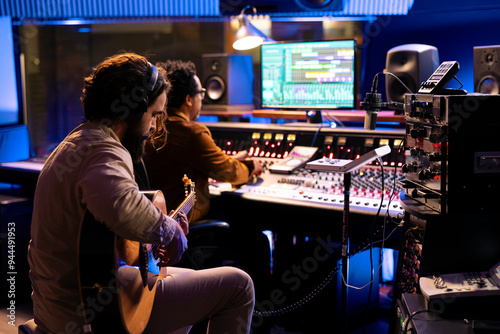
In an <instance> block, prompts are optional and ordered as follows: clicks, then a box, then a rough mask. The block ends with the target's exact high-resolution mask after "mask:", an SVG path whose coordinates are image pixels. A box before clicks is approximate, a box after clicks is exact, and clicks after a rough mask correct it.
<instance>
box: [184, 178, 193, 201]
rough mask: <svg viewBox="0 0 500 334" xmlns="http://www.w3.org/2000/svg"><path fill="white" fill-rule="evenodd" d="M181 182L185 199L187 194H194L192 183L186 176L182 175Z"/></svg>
mask: <svg viewBox="0 0 500 334" xmlns="http://www.w3.org/2000/svg"><path fill="white" fill-rule="evenodd" d="M182 182H184V194H185V195H186V197H187V196H188V195H189V194H191V193H194V182H193V181H192V180H191V179H190V178H189V177H188V176H187V175H186V174H184V177H183V178H182Z"/></svg>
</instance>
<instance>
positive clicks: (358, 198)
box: [211, 161, 404, 215]
mask: <svg viewBox="0 0 500 334" xmlns="http://www.w3.org/2000/svg"><path fill="white" fill-rule="evenodd" d="M271 163H272V162H271ZM269 164H270V163H269V161H267V162H265V163H264V165H265V166H269ZM351 175H352V185H351V194H350V203H349V208H350V211H352V212H357V213H362V214H376V213H377V211H378V209H379V207H380V205H382V206H381V208H380V214H381V215H383V214H385V213H386V212H387V211H388V212H389V214H391V215H402V214H403V208H402V207H401V205H400V203H399V193H400V192H401V191H402V188H401V187H400V186H399V185H398V181H401V180H403V179H404V174H402V173H401V172H400V171H399V170H398V171H396V172H395V171H394V168H385V169H384V189H382V172H381V171H380V167H376V166H374V167H362V168H360V169H359V170H357V171H354V172H353V173H352V174H351ZM343 192H344V174H342V173H332V172H311V171H309V170H306V169H303V168H302V169H298V170H296V171H294V172H293V173H292V174H291V175H283V174H272V173H269V172H268V171H266V172H265V173H263V174H262V175H261V176H260V177H259V178H256V179H255V180H254V181H253V182H251V183H249V184H246V185H243V186H241V187H239V188H234V189H233V188H231V186H230V185H229V184H220V183H217V182H212V184H211V193H212V194H214V195H235V196H241V197H243V198H246V199H251V200H257V201H267V202H278V203H284V204H290V205H301V206H309V207H317V208H326V209H332V210H343V209H344V193H343ZM382 197H383V198H382Z"/></svg>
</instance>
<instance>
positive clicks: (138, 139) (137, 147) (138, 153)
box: [122, 126, 149, 162]
mask: <svg viewBox="0 0 500 334" xmlns="http://www.w3.org/2000/svg"><path fill="white" fill-rule="evenodd" d="M148 138H149V136H145V135H144V134H143V133H142V132H141V130H140V129H139V127H137V126H129V127H128V128H127V131H126V132H125V135H124V137H123V141H122V144H123V146H124V147H125V148H126V149H127V150H128V151H129V153H130V156H131V157H132V161H133V162H139V161H140V160H141V158H142V156H143V155H144V146H145V144H146V140H147V139H148Z"/></svg>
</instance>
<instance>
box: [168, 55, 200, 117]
mask: <svg viewBox="0 0 500 334" xmlns="http://www.w3.org/2000/svg"><path fill="white" fill-rule="evenodd" d="M158 66H159V67H162V68H163V69H164V70H165V72H166V73H167V79H168V80H169V81H170V83H171V85H172V88H171V89H170V93H169V94H168V103H167V112H168V110H169V108H170V107H172V108H179V107H180V106H181V105H182V104H183V103H184V101H185V100H186V96H187V95H190V96H194V95H196V91H197V89H198V87H197V86H196V82H195V81H194V76H195V75H196V67H195V65H194V64H193V63H192V62H191V61H182V60H167V61H166V62H164V63H158Z"/></svg>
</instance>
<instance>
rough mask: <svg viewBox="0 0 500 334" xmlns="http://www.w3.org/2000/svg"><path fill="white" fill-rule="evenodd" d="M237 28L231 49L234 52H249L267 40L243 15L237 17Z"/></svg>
mask: <svg viewBox="0 0 500 334" xmlns="http://www.w3.org/2000/svg"><path fill="white" fill-rule="evenodd" d="M238 23H239V28H238V30H237V31H236V35H235V42H234V43H233V48H234V49H235V50H249V49H253V48H256V47H258V46H259V45H261V44H262V43H263V42H264V41H268V40H269V39H268V38H267V37H266V35H264V34H263V33H262V32H261V31H260V30H259V29H257V28H255V27H254V26H253V25H252V24H251V23H250V22H249V21H248V19H247V18H246V16H245V15H244V14H240V15H239V16H238Z"/></svg>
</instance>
